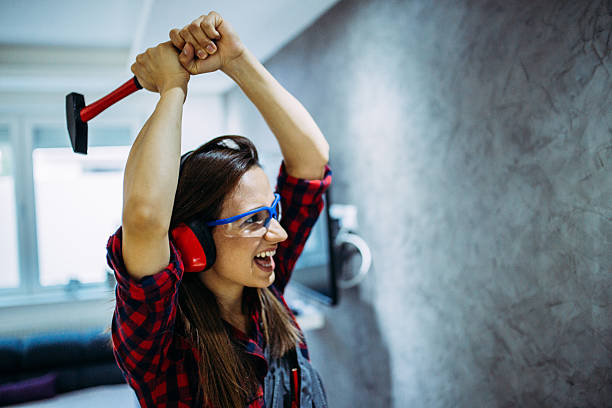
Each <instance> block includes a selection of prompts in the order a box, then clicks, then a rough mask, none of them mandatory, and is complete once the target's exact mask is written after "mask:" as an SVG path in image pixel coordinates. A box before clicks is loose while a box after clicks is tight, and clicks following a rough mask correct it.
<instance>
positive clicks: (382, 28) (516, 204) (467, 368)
mask: <svg viewBox="0 0 612 408" xmlns="http://www.w3.org/2000/svg"><path fill="white" fill-rule="evenodd" d="M607 3H608V2H607V1H591V2H589V1H558V0H549V1H531V0H529V1H527V0H524V1H515V2H507V1H502V0H497V1H488V0H481V1H470V0H438V1H435V2H431V1H425V0H422V1H389V0H379V1H374V0H372V1H366V0H363V1H348V0H345V1H343V2H341V3H339V4H338V5H336V6H335V7H334V8H332V9H331V10H330V11H329V12H328V13H326V14H325V15H324V16H323V17H322V18H320V19H319V20H318V21H317V22H315V24H314V25H313V26H311V27H310V28H309V29H307V30H306V31H305V32H304V33H303V34H302V35H300V36H299V37H298V38H296V39H295V40H294V41H293V42H291V43H290V44H289V45H288V46H286V47H285V48H284V49H282V50H281V51H280V52H279V53H278V54H277V55H275V56H274V57H273V58H272V59H270V60H269V61H267V63H266V65H267V67H268V68H269V69H270V71H271V72H272V73H273V74H274V75H275V76H276V77H277V78H278V79H279V81H280V82H281V83H282V84H284V85H285V86H286V87H287V88H288V89H289V90H290V91H291V92H292V93H293V94H295V95H296V96H297V97H298V98H299V99H300V100H301V101H302V102H303V103H304V105H305V106H306V107H307V109H308V110H309V111H310V112H311V113H312V115H313V117H314V118H315V120H316V121H317V122H318V123H319V125H320V127H321V129H322V130H323V132H324V133H325V135H326V136H327V138H328V139H329V142H330V145H331V163H332V166H333V169H334V172H335V173H334V176H335V179H334V186H333V191H332V192H333V198H334V200H335V201H336V202H341V203H354V204H356V205H357V207H358V209H359V221H360V226H361V228H360V232H361V234H362V236H363V237H364V238H365V239H366V240H367V241H368V242H369V244H370V246H371V248H372V251H373V256H374V262H375V267H374V269H373V270H372V273H371V274H370V275H369V276H368V278H367V279H366V280H365V282H364V283H363V284H362V285H361V287H359V288H355V289H351V290H348V291H345V292H343V293H342V295H343V297H342V303H341V305H340V306H339V307H338V308H336V309H334V310H329V311H327V327H326V328H325V329H323V330H320V331H316V332H311V333H308V341H309V344H310V347H311V349H312V350H311V353H312V359H313V363H314V364H315V365H316V366H317V367H318V368H319V370H320V371H321V374H322V376H323V378H324V380H325V383H326V385H327V390H328V394H329V399H330V402H331V405H332V406H333V407H336V408H338V407H386V406H395V407H454V406H459V407H515V406H520V407H605V406H608V407H610V406H612V351H611V349H612V324H611V322H612V305H611V300H612V274H611V269H612V251H611V244H612V177H611V176H612V109H611V101H612V95H611V90H612V80H611V78H610V72H611V71H612V59H611V57H610V55H611V49H612V43H611V36H612V34H611V28H612V17H610V11H611V10H609V9H608V7H609V6H608V4H607ZM611 3H612V2H611ZM227 101H228V107H229V108H230V113H229V119H230V123H231V124H232V126H234V127H235V128H236V129H237V130H242V129H248V130H247V131H245V132H243V133H246V134H247V135H249V136H252V137H253V138H254V139H255V140H256V142H257V144H258V145H260V146H262V149H263V150H264V151H273V149H272V148H271V147H270V146H272V144H271V142H270V140H271V139H270V136H269V132H268V131H267V130H266V128H265V124H264V123H263V122H262V121H261V120H260V119H259V118H258V117H257V115H256V112H255V111H254V110H253V108H252V107H250V106H248V103H247V102H246V100H245V99H244V97H243V96H242V95H241V94H240V92H238V91H233V92H231V93H230V94H229V95H228V98H227Z"/></svg>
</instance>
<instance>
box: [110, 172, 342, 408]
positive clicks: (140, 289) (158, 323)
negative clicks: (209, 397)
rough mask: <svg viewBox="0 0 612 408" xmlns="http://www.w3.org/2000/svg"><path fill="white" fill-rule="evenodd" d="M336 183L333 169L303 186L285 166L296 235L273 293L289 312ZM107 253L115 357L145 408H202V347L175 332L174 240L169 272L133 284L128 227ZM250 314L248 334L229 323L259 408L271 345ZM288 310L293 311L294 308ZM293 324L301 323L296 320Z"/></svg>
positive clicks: (281, 248)
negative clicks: (294, 285) (309, 242)
mask: <svg viewBox="0 0 612 408" xmlns="http://www.w3.org/2000/svg"><path fill="white" fill-rule="evenodd" d="M330 183H331V170H330V169H329V167H326V169H325V175H324V176H323V179H322V180H304V179H298V178H295V177H292V176H289V175H288V174H287V172H286V170H285V165H284V163H282V164H281V168H280V171H279V175H278V179H277V186H276V191H277V192H278V193H279V194H280V196H281V205H282V208H283V217H282V219H281V225H282V226H283V228H284V229H285V230H286V231H287V234H288V235H289V237H288V238H287V240H285V241H283V242H280V243H279V244H278V248H277V251H276V255H275V259H274V261H275V264H276V270H275V274H276V279H275V281H274V283H273V284H272V285H271V286H270V289H271V290H272V292H273V293H274V294H275V295H276V296H277V297H278V299H279V300H280V301H281V302H282V303H283V304H284V305H285V306H286V307H287V303H286V302H285V299H284V297H283V293H284V291H285V287H286V286H287V283H288V282H289V279H290V278H291V273H292V271H293V268H294V266H295V263H296V261H297V259H298V257H299V256H300V254H301V253H302V250H303V249H304V244H305V243H306V239H307V238H308V236H309V235H310V231H311V230H312V227H313V226H314V224H315V221H316V220H317V218H318V216H319V214H320V212H321V210H322V209H323V200H322V196H323V193H324V192H325V190H326V189H327V187H328V186H329V185H330ZM107 251H108V254H107V261H108V264H109V266H110V267H111V268H113V269H114V271H115V276H116V279H117V287H116V289H115V294H116V301H117V304H116V307H115V312H114V315H113V322H112V335H113V352H114V355H115V359H116V360H117V364H118V365H119V368H121V371H122V372H123V375H124V376H125V378H126V380H127V382H128V384H129V385H130V386H131V387H132V388H133V389H134V391H135V392H136V395H137V396H138V399H139V401H140V404H141V406H142V407H155V408H162V407H196V406H198V407H201V406H202V405H201V403H200V402H198V401H196V395H197V390H198V366H197V361H198V360H199V355H198V352H197V349H196V348H194V347H192V345H191V343H190V342H189V341H188V340H187V339H186V338H185V337H183V336H182V335H180V334H179V332H180V331H179V330H174V325H175V319H176V312H177V307H176V306H177V303H178V285H179V284H180V282H181V278H182V275H183V272H184V271H183V263H182V261H181V259H180V254H179V253H178V251H177V249H176V247H175V246H174V245H173V243H172V242H170V264H169V265H168V266H167V267H166V268H165V269H164V270H163V271H161V272H159V273H156V274H155V275H152V276H146V277H144V278H142V279H140V280H135V279H133V278H131V277H130V276H129V275H128V273H127V271H126V268H125V265H124V263H123V257H122V254H121V228H119V229H118V230H117V232H116V233H115V234H114V235H112V236H111V237H110V238H109V240H108V244H107ZM247 289H248V288H247ZM244 293H245V296H246V301H247V302H248V301H254V300H255V299H254V297H253V296H254V295H253V292H252V291H249V290H245V292H244ZM251 309H252V310H254V312H253V313H252V314H251V316H250V318H251V319H252V321H253V323H254V324H253V325H251V326H252V327H253V329H252V331H251V333H249V335H248V336H247V335H245V334H244V333H243V332H242V331H240V330H238V329H236V328H235V327H233V326H231V325H230V324H229V323H227V322H225V321H224V323H225V326H226V328H227V329H228V332H229V333H230V336H231V337H232V340H233V341H234V342H236V343H237V344H239V345H240V346H241V347H243V349H244V351H245V352H246V353H247V355H249V356H251V358H252V360H253V363H254V364H255V367H256V371H257V374H258V377H259V380H260V384H259V388H258V391H257V393H256V395H255V396H253V398H254V399H253V400H252V401H251V402H250V403H249V404H248V405H247V406H248V407H252V408H256V407H257V408H260V407H265V402H264V398H263V379H264V377H265V375H266V373H267V370H268V363H267V361H266V359H265V357H264V351H263V347H265V341H264V335H263V333H262V332H261V330H260V318H259V313H258V312H257V311H256V308H251ZM287 310H289V313H291V309H289V307H287ZM291 316H293V313H291ZM293 318H294V320H295V316H293ZM296 325H297V322H296ZM298 327H299V326H298ZM300 330H301V329H300ZM300 351H301V353H302V355H303V356H304V357H305V358H306V359H308V360H310V358H309V355H308V348H307V346H306V344H305V343H301V344H300Z"/></svg>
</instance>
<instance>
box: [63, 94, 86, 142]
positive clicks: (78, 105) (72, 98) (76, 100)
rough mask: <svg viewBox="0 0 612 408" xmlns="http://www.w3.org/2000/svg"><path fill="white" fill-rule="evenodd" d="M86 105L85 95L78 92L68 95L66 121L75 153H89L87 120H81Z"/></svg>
mask: <svg viewBox="0 0 612 408" xmlns="http://www.w3.org/2000/svg"><path fill="white" fill-rule="evenodd" d="M84 107H85V98H84V97H83V95H81V94H78V93H76V92H72V93H70V94H68V95H66V122H67V124H68V133H69V134H70V143H71V144H72V150H73V151H74V152H75V153H82V154H87V122H83V121H82V120H81V109H83V108H84Z"/></svg>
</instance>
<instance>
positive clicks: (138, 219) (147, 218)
mask: <svg viewBox="0 0 612 408" xmlns="http://www.w3.org/2000/svg"><path fill="white" fill-rule="evenodd" d="M122 225H123V228H124V229H128V230H130V231H133V232H135V233H143V234H167V233H168V229H169V228H170V219H168V220H164V219H163V218H162V217H160V211H159V209H157V208H153V207H152V206H146V205H137V204H126V205H125V206H124V208H123V217H122Z"/></svg>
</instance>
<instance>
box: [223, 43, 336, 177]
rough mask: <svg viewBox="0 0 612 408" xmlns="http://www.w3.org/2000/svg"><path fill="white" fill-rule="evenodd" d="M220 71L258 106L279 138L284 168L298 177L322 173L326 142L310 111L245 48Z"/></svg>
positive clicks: (327, 148)
mask: <svg viewBox="0 0 612 408" xmlns="http://www.w3.org/2000/svg"><path fill="white" fill-rule="evenodd" d="M223 71H224V72H225V73H226V74H227V75H228V76H230V77H231V78H232V79H233V80H234V81H235V82H236V83H237V84H238V86H239V87H240V88H241V89H242V90H243V92H244V93H245V94H246V96H247V97H248V98H249V99H250V100H251V102H253V104H254V105H255V106H256V107H257V109H258V110H259V112H260V113H261V115H262V116H263V118H264V120H265V121H266V123H267V124H268V126H269V127H270V130H271V131H272V133H273V134H274V136H275V137H276V139H277V140H278V143H279V145H280V148H281V152H282V154H283V158H284V160H285V165H286V168H287V172H288V173H289V174H290V175H292V176H294V177H299V178H307V179H318V178H321V177H322V176H323V170H324V166H325V164H327V161H328V159H329V145H328V143H327V141H326V140H325V137H324V136H323V134H322V133H321V131H320V130H319V127H318V126H317V124H316V123H315V122H314V120H313V119H312V117H311V116H310V114H309V113H308V112H307V111H306V109H305V108H304V107H303V106H302V104H301V103H300V102H299V101H298V100H297V99H295V98H294V97H293V96H292V95H291V94H290V93H289V92H288V91H287V90H286V89H285V88H283V87H282V86H281V85H280V84H279V83H278V82H277V81H276V79H274V77H273V76H272V75H271V74H270V73H269V72H268V71H267V70H266V68H265V67H264V66H263V65H262V64H261V63H260V62H259V61H258V60H257V59H256V58H255V57H254V56H253V55H252V54H251V53H250V52H249V51H248V50H245V52H244V53H243V55H242V56H241V57H240V58H237V59H235V60H233V61H232V62H231V64H230V65H229V66H226V67H224V68H223Z"/></svg>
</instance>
